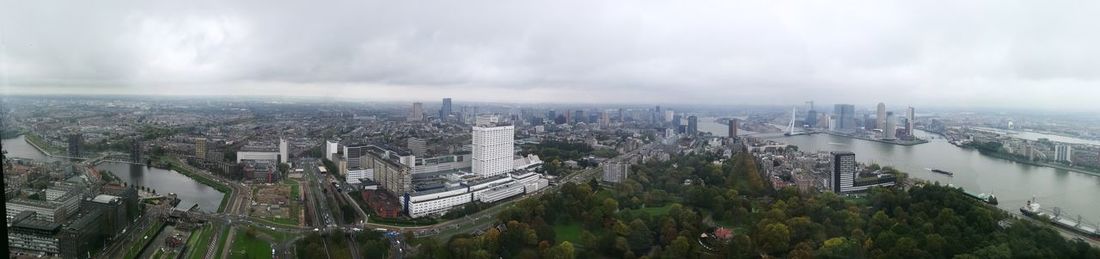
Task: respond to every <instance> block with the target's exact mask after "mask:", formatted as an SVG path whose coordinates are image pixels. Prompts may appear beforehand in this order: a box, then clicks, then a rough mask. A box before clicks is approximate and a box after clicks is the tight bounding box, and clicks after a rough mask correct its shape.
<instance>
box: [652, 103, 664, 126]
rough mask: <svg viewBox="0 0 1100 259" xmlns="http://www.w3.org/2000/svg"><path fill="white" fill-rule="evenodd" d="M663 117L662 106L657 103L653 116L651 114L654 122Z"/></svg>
mask: <svg viewBox="0 0 1100 259" xmlns="http://www.w3.org/2000/svg"><path fill="white" fill-rule="evenodd" d="M662 118H664V116H663V115H662V114H661V106H660V105H657V108H655V109H653V116H651V119H652V121H653V122H659V121H661V119H662Z"/></svg>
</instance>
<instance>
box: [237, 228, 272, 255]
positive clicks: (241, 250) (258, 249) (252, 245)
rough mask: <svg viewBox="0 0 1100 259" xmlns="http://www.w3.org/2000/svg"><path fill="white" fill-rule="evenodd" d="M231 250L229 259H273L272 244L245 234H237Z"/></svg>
mask: <svg viewBox="0 0 1100 259" xmlns="http://www.w3.org/2000/svg"><path fill="white" fill-rule="evenodd" d="M231 249H232V250H230V251H229V258H271V244H269V243H267V241H264V240H262V239H259V238H255V237H249V236H248V234H247V233H245V232H242V233H237V239H236V240H233V247H232V248H231Z"/></svg>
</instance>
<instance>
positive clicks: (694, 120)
mask: <svg viewBox="0 0 1100 259" xmlns="http://www.w3.org/2000/svg"><path fill="white" fill-rule="evenodd" d="M687 134H688V135H691V136H695V135H699V117H695V115H692V116H688V126H687Z"/></svg>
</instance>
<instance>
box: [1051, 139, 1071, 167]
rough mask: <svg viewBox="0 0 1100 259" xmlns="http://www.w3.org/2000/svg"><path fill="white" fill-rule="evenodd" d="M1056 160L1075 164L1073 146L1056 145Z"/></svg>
mask: <svg viewBox="0 0 1100 259" xmlns="http://www.w3.org/2000/svg"><path fill="white" fill-rule="evenodd" d="M1054 160H1055V161H1059V162H1067V163H1072V162H1073V146H1070V145H1069V144H1063V143H1059V144H1057V145H1054Z"/></svg>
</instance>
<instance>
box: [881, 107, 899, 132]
mask: <svg viewBox="0 0 1100 259" xmlns="http://www.w3.org/2000/svg"><path fill="white" fill-rule="evenodd" d="M882 131H883V132H882V133H883V139H896V138H897V132H898V118H897V117H895V116H894V113H893V112H887V113H886V127H885V128H884V129H882Z"/></svg>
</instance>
